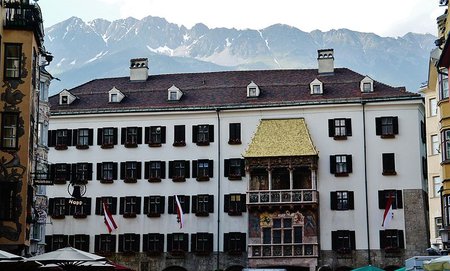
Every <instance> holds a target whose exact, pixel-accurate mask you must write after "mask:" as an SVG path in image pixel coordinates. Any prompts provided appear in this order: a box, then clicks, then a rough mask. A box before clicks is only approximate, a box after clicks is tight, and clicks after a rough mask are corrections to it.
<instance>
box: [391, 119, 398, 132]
mask: <svg viewBox="0 0 450 271" xmlns="http://www.w3.org/2000/svg"><path fill="white" fill-rule="evenodd" d="M392 126H393V128H394V135H398V117H392Z"/></svg>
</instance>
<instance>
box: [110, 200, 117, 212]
mask: <svg viewBox="0 0 450 271" xmlns="http://www.w3.org/2000/svg"><path fill="white" fill-rule="evenodd" d="M108 207H109V211H110V212H111V214H113V215H115V214H117V198H115V197H114V198H112V206H108Z"/></svg>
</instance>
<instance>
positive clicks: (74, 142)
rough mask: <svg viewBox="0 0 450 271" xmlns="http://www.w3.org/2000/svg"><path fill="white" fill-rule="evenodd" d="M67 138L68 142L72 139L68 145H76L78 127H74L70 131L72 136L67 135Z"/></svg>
mask: <svg viewBox="0 0 450 271" xmlns="http://www.w3.org/2000/svg"><path fill="white" fill-rule="evenodd" d="M68 139H69V142H70V140H72V144H70V146H76V145H78V140H77V139H78V129H74V130H73V131H72V136H71V137H69V138H68Z"/></svg>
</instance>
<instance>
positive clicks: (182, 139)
mask: <svg viewBox="0 0 450 271" xmlns="http://www.w3.org/2000/svg"><path fill="white" fill-rule="evenodd" d="M173 130H174V137H173V144H172V145H173V146H174V147H183V146H186V126H185V125H175V126H174V127H173Z"/></svg>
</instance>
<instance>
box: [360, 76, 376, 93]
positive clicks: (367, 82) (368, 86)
mask: <svg viewBox="0 0 450 271" xmlns="http://www.w3.org/2000/svg"><path fill="white" fill-rule="evenodd" d="M360 89H361V92H364V93H367V92H373V80H372V78H370V77H369V76H366V77H364V79H363V80H361V83H360Z"/></svg>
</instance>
